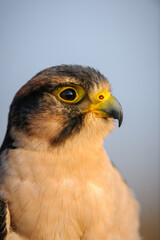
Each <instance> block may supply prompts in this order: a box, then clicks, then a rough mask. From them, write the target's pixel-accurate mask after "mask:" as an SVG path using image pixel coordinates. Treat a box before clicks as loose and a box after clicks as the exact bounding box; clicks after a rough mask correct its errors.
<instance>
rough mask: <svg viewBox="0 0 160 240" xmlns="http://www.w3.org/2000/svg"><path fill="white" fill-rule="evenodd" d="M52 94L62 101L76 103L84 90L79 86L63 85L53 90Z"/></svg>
mask: <svg viewBox="0 0 160 240" xmlns="http://www.w3.org/2000/svg"><path fill="white" fill-rule="evenodd" d="M53 94H54V95H55V96H56V97H57V98H58V99H59V100H60V101H62V102H65V103H73V104H74V103H78V102H79V101H80V100H82V98H83V97H84V95H85V91H84V89H83V88H82V87H81V86H78V85H74V86H64V87H60V88H58V89H57V90H55V91H54V92H53Z"/></svg>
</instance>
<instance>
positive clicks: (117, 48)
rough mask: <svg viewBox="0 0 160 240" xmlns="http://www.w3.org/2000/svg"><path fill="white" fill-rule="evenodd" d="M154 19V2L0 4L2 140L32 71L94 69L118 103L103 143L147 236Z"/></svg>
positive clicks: (157, 111)
mask: <svg viewBox="0 0 160 240" xmlns="http://www.w3.org/2000/svg"><path fill="white" fill-rule="evenodd" d="M159 25H160V2H159V1H156V0H129V1H128V0H121V1H119V0H112V1H109V0H81V1H78V0H68V1H65V0H63V1H62V0H42V1H41V0H27V1H24V0H14V1H11V0H1V2H0V29H1V38H0V49H1V50H0V52H1V54H0V71H1V80H0V81H1V88H0V107H1V115H0V126H1V128H0V142H2V140H3V137H4V134H5V130H6V124H7V113H8V108H9V104H10V102H11V100H12V98H13V96H14V94H15V92H16V91H17V90H18V88H19V87H20V86H21V85H22V84H24V83H25V82H26V81H27V80H29V79H30V78H31V77H32V76H33V75H34V74H36V73H37V72H38V71H40V70H41V69H44V68H46V67H49V66H53V65H58V64H62V63H66V64H74V63H76V64H82V65H89V66H92V67H95V68H96V69H99V70H100V71H101V72H102V73H103V74H104V75H105V76H106V77H108V79H109V81H110V82H111V85H112V89H113V94H114V95H115V96H116V97H117V98H118V99H119V101H120V102H121V104H122V106H123V109H124V122H123V125H122V127H121V128H120V129H118V128H117V129H116V130H115V131H114V132H113V133H112V134H111V136H110V137H109V138H108V139H107V140H106V141H105V144H104V146H105V149H107V152H108V154H109V156H110V158H111V160H112V161H113V162H114V163H115V164H116V165H117V166H118V168H119V169H120V171H121V172H122V173H123V176H124V178H125V179H126V180H127V182H128V183H129V185H130V187H131V188H132V189H134V192H135V193H136V196H137V198H138V199H139V201H140V202H141V209H142V217H143V219H148V220H146V223H145V224H146V225H145V226H148V227H147V230H145V231H146V232H145V234H146V235H148V238H147V236H146V240H147V239H149V236H150V235H149V231H150V230H151V229H152V232H155V233H156V228H158V218H159V216H158V207H159V182H158V178H159V174H160V172H159V171H160V167H159V162H158V161H159V158H160V156H159V143H160V141H159V140H160V139H159V133H160V129H159V118H160V98H159V81H160V70H159V67H160V66H159V65H160V34H159V27H160V26H159ZM149 219H152V220H151V221H150V220H149ZM149 226H150V227H149ZM156 234H157V236H158V233H156ZM156 234H155V236H152V240H156V239H157V240H158V238H156Z"/></svg>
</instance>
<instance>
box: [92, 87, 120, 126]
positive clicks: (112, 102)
mask: <svg viewBox="0 0 160 240" xmlns="http://www.w3.org/2000/svg"><path fill="white" fill-rule="evenodd" d="M106 92H107V94H106V95H105V94H104V93H103V94H101V95H99V99H100V96H101V98H102V97H103V98H104V100H103V98H102V100H101V101H99V102H98V103H97V101H96V102H95V103H92V104H91V108H90V110H91V111H92V112H95V113H96V115H97V117H101V118H114V119H117V120H118V121H119V127H120V126H121V124H122V120H123V110H122V106H121V105H120V103H119V102H118V100H117V99H116V98H115V97H114V96H113V95H112V94H111V93H110V92H108V91H106ZM105 96H107V97H105Z"/></svg>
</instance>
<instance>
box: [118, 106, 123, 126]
mask: <svg viewBox="0 0 160 240" xmlns="http://www.w3.org/2000/svg"><path fill="white" fill-rule="evenodd" d="M118 121H119V125H118V126H119V127H120V126H121V125H122V121H123V111H122V108H121V111H120V113H119V118H118Z"/></svg>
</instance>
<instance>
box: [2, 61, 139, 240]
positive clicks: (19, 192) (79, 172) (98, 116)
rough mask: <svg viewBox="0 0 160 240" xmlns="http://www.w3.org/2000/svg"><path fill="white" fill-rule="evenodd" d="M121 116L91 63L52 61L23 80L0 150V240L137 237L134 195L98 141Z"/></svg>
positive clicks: (132, 239)
mask: <svg viewBox="0 0 160 240" xmlns="http://www.w3.org/2000/svg"><path fill="white" fill-rule="evenodd" d="M122 118H123V113H122V107H121V105H120V103H119V102H118V100H117V99H116V98H115V97H114V96H113V95H112V94H111V88H110V84H109V82H108V80H107V79H106V78H105V77H104V76H103V75H102V74H101V73H100V72H99V71H96V70H95V69H93V68H90V67H85V66H79V65H60V66H55V67H51V68H48V69H45V70H43V71H41V72H39V73H38V74H37V75H35V76H34V77H33V78H32V79H31V80H30V81H28V82H27V83H26V84H25V85H24V86H22V88H21V89H20V90H19V91H18V92H17V94H16V95H15V97H14V99H13V101H12V103H11V106H10V112H9V117H8V127H7V131H6V135H5V138H4V141H3V143H2V146H1V150H0V240H139V239H140V236H139V218H138V204H137V201H136V200H135V199H134V197H133V196H132V194H131V192H130V190H129V188H128V187H127V185H126V183H125V182H124V180H123V179H122V177H121V175H120V173H119V172H118V170H117V169H116V168H115V167H114V166H113V165H112V163H111V161H110V160H109V158H108V156H107V154H106V152H105V150H104V149H103V146H102V145H103V141H104V138H105V137H106V136H107V135H108V134H109V133H110V132H111V131H112V130H113V128H114V125H115V123H114V119H117V120H118V122H119V126H120V125H121V123H122Z"/></svg>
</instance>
